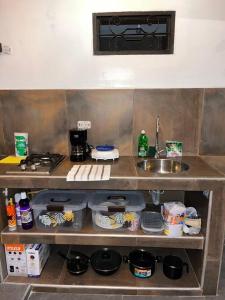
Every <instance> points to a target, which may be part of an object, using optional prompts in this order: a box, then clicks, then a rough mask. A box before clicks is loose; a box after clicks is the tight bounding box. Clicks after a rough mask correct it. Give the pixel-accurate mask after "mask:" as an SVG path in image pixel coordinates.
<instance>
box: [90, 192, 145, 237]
mask: <svg viewBox="0 0 225 300" xmlns="http://www.w3.org/2000/svg"><path fill="white" fill-rule="evenodd" d="M88 207H89V208H91V210H92V221H93V225H94V227H95V228H98V229H100V228H101V229H109V230H130V231H135V230H137V229H138V228H139V226H140V219H141V211H142V210H143V209H144V208H145V201H144V197H143V194H142V193H140V192H132V191H126V192H125V191H96V192H95V193H93V194H92V196H91V199H90V200H89V201H88Z"/></svg>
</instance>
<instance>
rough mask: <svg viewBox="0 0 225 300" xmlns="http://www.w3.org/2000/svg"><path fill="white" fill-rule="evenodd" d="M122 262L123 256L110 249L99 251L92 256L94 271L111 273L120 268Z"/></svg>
mask: <svg viewBox="0 0 225 300" xmlns="http://www.w3.org/2000/svg"><path fill="white" fill-rule="evenodd" d="M121 262H122V257H121V255H120V254H119V253H118V252H116V251H114V250H111V249H109V248H103V249H101V250H98V251H96V252H94V253H93V254H92V256H91V265H92V267H93V269H95V270H98V271H102V272H110V271H113V270H115V269H116V268H118V267H119V266H120V264H121Z"/></svg>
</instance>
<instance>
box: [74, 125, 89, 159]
mask: <svg viewBox="0 0 225 300" xmlns="http://www.w3.org/2000/svg"><path fill="white" fill-rule="evenodd" d="M70 143H71V154H70V160H71V161H84V160H86V158H87V155H88V153H89V146H88V144H87V130H86V129H85V130H83V129H71V130H70Z"/></svg>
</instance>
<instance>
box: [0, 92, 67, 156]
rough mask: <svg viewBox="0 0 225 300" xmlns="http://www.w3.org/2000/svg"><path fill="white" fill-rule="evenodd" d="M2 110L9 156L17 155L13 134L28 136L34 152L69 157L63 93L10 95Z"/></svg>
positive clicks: (21, 93)
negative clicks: (23, 133)
mask: <svg viewBox="0 0 225 300" xmlns="http://www.w3.org/2000/svg"><path fill="white" fill-rule="evenodd" d="M2 109H3V112H4V113H3V126H4V128H3V131H4V136H5V151H6V152H7V154H10V153H11V154H13V153H15V150H14V132H28V134H29V148H30V150H31V151H32V152H47V151H49V152H60V153H63V154H66V153H68V144H67V139H68V136H67V118H66V107H65V93H64V91H56V90H54V91H44V90H41V91H40V90H38V91H35V90H32V91H9V92H7V93H5V95H4V99H2Z"/></svg>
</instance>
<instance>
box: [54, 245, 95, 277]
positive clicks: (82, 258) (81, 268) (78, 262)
mask: <svg viewBox="0 0 225 300" xmlns="http://www.w3.org/2000/svg"><path fill="white" fill-rule="evenodd" d="M59 255H61V256H62V257H63V258H65V259H66V260H67V270H68V271H69V272H70V273H71V274H73V275H82V274H83V273H85V272H86V271H87V269H88V264H89V257H87V256H86V255H84V254H83V253H80V252H77V251H73V252H72V257H71V258H69V257H67V256H66V255H64V254H62V253H60V252H59Z"/></svg>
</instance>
